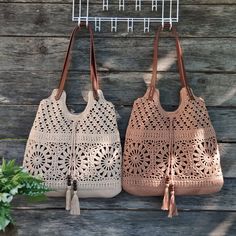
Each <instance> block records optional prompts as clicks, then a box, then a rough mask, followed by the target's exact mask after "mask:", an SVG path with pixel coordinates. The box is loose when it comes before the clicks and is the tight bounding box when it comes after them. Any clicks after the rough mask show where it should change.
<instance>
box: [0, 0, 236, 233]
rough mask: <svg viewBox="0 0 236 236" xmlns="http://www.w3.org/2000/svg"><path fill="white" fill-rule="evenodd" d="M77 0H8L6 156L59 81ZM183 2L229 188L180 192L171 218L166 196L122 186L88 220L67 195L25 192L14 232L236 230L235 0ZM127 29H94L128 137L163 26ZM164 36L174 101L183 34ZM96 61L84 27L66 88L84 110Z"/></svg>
mask: <svg viewBox="0 0 236 236" xmlns="http://www.w3.org/2000/svg"><path fill="white" fill-rule="evenodd" d="M71 2H72V0H8V1H6V0H0V23H1V27H0V52H1V53H0V156H4V157H5V158H6V159H11V158H12V159H16V160H17V163H22V159H23V154H24V148H25V143H26V139H27V136H28V133H29V131H30V127H31V125H32V122H33V119H34V117H35V113H36V109H37V106H38V104H39V101H40V100H41V99H43V98H45V97H47V96H49V95H50V92H51V90H52V89H53V88H55V87H56V86H57V83H58V81H59V77H60V72H61V67H62V63H63V59H64V54H65V52H66V49H67V44H68V39H69V33H70V31H71V29H72V28H73V26H74V25H75V24H76V23H73V22H71ZM91 2H92V3H94V4H95V5H94V6H95V8H94V9H95V11H97V10H98V7H101V2H102V1H101V0H90V3H91ZM109 2H110V3H116V4H117V1H116V0H109ZM132 4H134V3H132ZM180 4H181V6H180V22H179V24H178V29H179V32H180V36H181V42H182V45H183V49H184V58H185V62H186V63H185V64H186V69H187V75H188V79H189V83H190V85H191V87H192V88H193V90H194V92H195V94H196V95H197V96H201V97H203V98H204V99H205V101H206V104H207V106H208V108H209V114H210V116H211V119H212V121H213V125H214V127H215V128H216V132H217V137H218V140H219V142H220V153H221V158H222V159H221V163H222V168H223V173H224V177H225V184H224V187H223V189H222V191H221V192H219V193H217V194H215V195H208V196H193V197H190V196H185V197H182V196H181V197H180V196H177V198H176V201H177V206H178V208H179V211H180V215H179V217H177V218H175V219H172V220H170V219H168V218H167V217H166V212H161V211H160V206H161V201H162V199H161V197H147V198H141V197H135V196H130V195H129V194H127V193H124V192H122V193H121V194H120V195H119V196H117V197H115V198H112V199H81V200H80V202H81V209H82V215H81V216H80V217H79V218H77V217H72V216H70V215H69V214H68V212H66V211H64V210H63V208H64V204H65V202H64V201H65V200H64V199H62V198H57V199H52V198H50V199H48V200H47V201H46V202H41V203H27V202H26V200H25V199H24V198H17V199H16V200H15V202H14V210H13V215H14V219H15V221H16V223H17V231H15V232H13V233H12V234H7V236H10V235H19V236H25V235H27V236H31V235H32V236H36V235H37V236H38V235H39V236H41V235H44V236H46V235H59V236H60V235H63V236H70V235H83V236H84V235H86V236H93V235H96V236H97V235H110V236H113V235H114V236H119V235H121V236H125V235H134V236H141V235H142V236H143V235H155V236H156V235H164V236H169V235H183V236H184V235H188V236H191V235H196V236H205V235H209V236H225V235H227V236H231V235H232V236H234V235H236V220H235V219H236V205H235V202H236V201H235V195H236V192H235V191H236V188H235V185H236V171H235V169H236V161H235V160H236V159H235V157H236V154H235V153H236V122H235V120H236V77H235V76H236V60H235V55H236V28H235V24H236V17H235V13H236V1H235V0H198V1H195V0H181V1H180ZM96 6H97V9H96ZM128 9H129V10H130V11H132V9H133V6H132V5H130V6H129V7H128ZM118 27H119V30H118V32H117V33H116V34H114V33H111V32H110V25H109V24H108V25H106V24H104V25H103V28H102V32H101V33H95V46H96V54H97V64H98V69H99V75H100V83H101V88H102V90H103V92H104V94H105V97H106V98H107V99H108V100H110V101H111V102H113V103H114V104H115V105H116V108H117V116H118V123H119V129H120V132H121V137H122V142H123V141H124V136H125V129H126V126H127V122H128V119H129V115H130V112H131V108H132V104H133V101H134V100H135V99H136V98H137V97H140V96H142V95H143V94H144V93H145V90H146V86H147V85H148V83H149V81H150V78H151V70H152V54H153V49H152V44H153V37H154V30H155V26H154V25H151V32H150V34H144V33H143V32H142V31H143V30H142V28H143V26H142V25H139V26H138V25H137V26H136V27H135V30H134V33H127V32H126V25H124V24H123V25H122V24H121V25H119V26H118ZM163 37H165V39H162V40H161V44H160V46H161V47H160V61H159V62H160V63H159V70H160V71H161V72H160V73H159V74H158V77H159V78H160V81H159V87H160V90H161V102H162V104H163V106H164V107H165V108H167V109H175V107H176V106H177V105H178V102H179V100H178V90H179V81H178V74H177V73H176V63H175V60H174V59H175V53H174V42H173V39H169V35H167V34H165V33H164V34H163ZM124 48H125V50H124ZM88 60H89V57H88V37H87V35H86V34H84V33H82V39H78V40H77V41H76V45H75V47H74V52H73V60H72V65H71V71H70V75H69V76H70V77H69V80H68V83H67V86H66V91H67V92H68V100H67V102H68V104H69V107H73V109H75V110H76V111H81V110H83V108H84V106H85V100H84V97H86V96H85V94H86V92H87V90H88V89H89V87H90V84H89V79H88V78H89V73H88ZM167 71H168V72H167ZM81 93H82V95H81ZM39 225H40V227H39ZM0 235H4V234H3V233H2V232H0ZM5 235H6V234H5Z"/></svg>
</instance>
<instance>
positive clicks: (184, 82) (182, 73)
mask: <svg viewBox="0 0 236 236" xmlns="http://www.w3.org/2000/svg"><path fill="white" fill-rule="evenodd" d="M162 30H163V27H159V28H158V30H157V32H156V36H155V40H154V54H153V72H152V80H151V83H150V86H149V87H150V90H149V97H148V99H149V100H153V95H154V91H155V88H156V80H157V66H158V46H159V39H160V34H161V31H162ZM170 30H171V32H172V35H173V37H174V38H175V42H176V52H177V61H178V70H179V75H180V82H181V86H182V87H185V88H186V89H187V92H188V95H189V97H190V98H191V99H194V96H193V94H192V91H191V89H190V88H189V86H188V82H187V78H186V71H185V67H184V59H183V52H182V48H181V46H180V41H179V37H178V33H177V31H176V28H175V27H174V26H172V27H171V29H170Z"/></svg>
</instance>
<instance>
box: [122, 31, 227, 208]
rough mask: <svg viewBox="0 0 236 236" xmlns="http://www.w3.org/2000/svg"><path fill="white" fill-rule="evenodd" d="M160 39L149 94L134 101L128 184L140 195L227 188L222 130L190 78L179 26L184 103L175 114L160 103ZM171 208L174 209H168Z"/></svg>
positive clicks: (129, 131) (127, 149)
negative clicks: (220, 144)
mask: <svg viewBox="0 0 236 236" xmlns="http://www.w3.org/2000/svg"><path fill="white" fill-rule="evenodd" d="M160 32H161V28H160V29H159V30H158V31H157V35H156V38H155V42H154V58H153V75H152V80H151V83H150V86H149V88H148V89H147V92H146V94H145V95H144V96H143V97H141V98H138V99H137V100H136V101H135V102H134V105H133V109H132V113H131V117H130V120H129V124H128V128H127V132H126V139H125V147H124V156H123V183H122V184H123V188H124V190H125V191H127V192H128V193H130V194H134V195H139V196H161V195H164V198H166V200H164V201H166V204H167V205H168V204H169V201H170V200H169V197H170V196H169V195H171V196H172V195H174V194H176V195H198V194H210V193H214V192H217V191H219V190H220V189H221V188H222V186H223V175H222V171H221V166H220V154H219V148H218V144H217V139H216V134H215V131H214V128H213V126H212V124H211V121H210V118H209V115H208V112H207V108H206V105H205V102H204V100H203V99H202V98H200V97H197V96H195V95H194V94H193V92H192V90H191V89H190V88H189V86H188V84H187V80H186V73H185V69H184V64H183V57H182V50H181V47H180V42H179V39H178V35H177V32H176V30H175V28H172V33H173V35H174V37H175V40H176V50H177V58H178V68H179V72H180V81H181V84H182V88H181V91H180V104H179V107H178V109H177V110H175V111H173V112H167V111H165V110H164V109H163V108H162V106H161V104H160V98H159V97H160V92H159V90H158V89H156V87H155V82H156V77H157V58H158V41H159V35H160ZM163 208H164V209H165V210H167V209H168V208H169V207H168V206H165V207H163Z"/></svg>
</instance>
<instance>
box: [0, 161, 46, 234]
mask: <svg viewBox="0 0 236 236" xmlns="http://www.w3.org/2000/svg"><path fill="white" fill-rule="evenodd" d="M47 191H49V189H48V188H47V187H46V186H45V185H44V183H43V181H42V180H41V179H40V178H36V177H33V176H31V175H30V174H29V173H27V172H26V171H25V170H24V168H23V167H22V166H18V165H17V164H16V163H15V161H14V160H10V161H8V162H7V161H5V160H4V159H3V160H2V164H1V165H0V232H1V231H4V230H5V229H6V227H7V226H10V225H11V224H13V223H14V222H13V219H12V217H11V202H12V200H13V197H14V196H16V195H26V196H28V197H30V198H31V199H35V200H36V199H42V197H45V195H44V193H45V192H47Z"/></svg>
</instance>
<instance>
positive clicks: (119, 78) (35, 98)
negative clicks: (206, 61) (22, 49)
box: [0, 71, 236, 107]
mask: <svg viewBox="0 0 236 236" xmlns="http://www.w3.org/2000/svg"><path fill="white" fill-rule="evenodd" d="M151 76H152V74H151V73H150V72H100V73H99V82H100V86H101V88H102V90H103V91H104V94H105V97H106V99H107V100H110V101H112V102H113V103H114V104H116V105H126V106H128V105H129V106H131V105H132V104H133V101H134V100H135V99H136V98H138V97H141V96H143V95H144V93H145V92H146V88H147V86H148V84H149V83H150V80H151ZM157 77H158V78H159V82H158V85H157V87H158V88H159V89H160V92H161V102H162V103H163V104H164V105H178V102H179V101H178V100H179V99H178V98H179V89H180V81H179V75H178V73H171V72H168V73H159V74H158V75H157ZM6 78H7V79H6ZM59 78H60V72H57V71H56V72H47V73H45V72H44V71H43V72H42V71H32V72H31V71H0V104H5V105H10V104H11V105H17V104H24V105H38V104H39V102H40V100H42V99H43V98H46V97H48V96H49V95H50V93H51V92H52V90H53V89H54V88H57V86H58V83H59ZM188 80H189V84H190V86H191V87H192V89H193V91H194V93H195V95H196V96H200V97H202V98H204V99H205V102H206V104H207V105H208V106H221V107H224V106H226V107H227V106H232V107H236V90H235V84H236V74H222V73H221V74H218V73H193V72H189V73H188ZM19 81H20V83H19ZM225 85H227V86H225ZM90 88H91V85H90V79H89V73H87V72H74V71H72V72H71V73H70V74H69V78H68V81H67V83H66V92H67V96H68V97H67V102H68V104H85V100H84V98H85V97H86V91H87V90H89V89H90ZM82 94H83V96H82Z"/></svg>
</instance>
